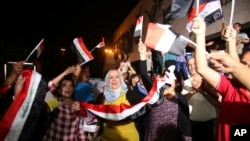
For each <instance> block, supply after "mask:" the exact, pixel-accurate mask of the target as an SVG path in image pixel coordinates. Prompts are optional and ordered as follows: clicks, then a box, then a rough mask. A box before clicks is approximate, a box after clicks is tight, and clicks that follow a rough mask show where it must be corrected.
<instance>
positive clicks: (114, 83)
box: [108, 70, 122, 89]
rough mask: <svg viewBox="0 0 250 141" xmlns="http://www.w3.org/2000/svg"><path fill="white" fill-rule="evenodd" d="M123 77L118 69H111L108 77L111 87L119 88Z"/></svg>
mask: <svg viewBox="0 0 250 141" xmlns="http://www.w3.org/2000/svg"><path fill="white" fill-rule="evenodd" d="M121 79H122V78H121V77H120V73H119V72H118V71H117V70H111V71H110V73H109V78H108V82H109V87H110V88H111V89H117V88H119V87H120V86H121Z"/></svg>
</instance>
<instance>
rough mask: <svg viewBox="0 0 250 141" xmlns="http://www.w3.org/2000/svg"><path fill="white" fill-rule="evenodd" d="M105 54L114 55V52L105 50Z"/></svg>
mask: <svg viewBox="0 0 250 141" xmlns="http://www.w3.org/2000/svg"><path fill="white" fill-rule="evenodd" d="M105 53H106V54H113V53H114V52H113V50H112V49H105Z"/></svg>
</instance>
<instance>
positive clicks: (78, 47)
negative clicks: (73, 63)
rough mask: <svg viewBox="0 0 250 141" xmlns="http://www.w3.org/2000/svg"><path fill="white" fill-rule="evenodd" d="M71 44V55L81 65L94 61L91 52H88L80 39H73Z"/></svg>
mask: <svg viewBox="0 0 250 141" xmlns="http://www.w3.org/2000/svg"><path fill="white" fill-rule="evenodd" d="M73 43H74V47H72V48H71V49H72V51H73V53H75V54H76V55H77V59H78V61H79V62H81V65H83V64H85V63H87V62H89V61H91V60H93V59H94V57H93V55H92V54H91V52H89V50H88V49H87V47H86V45H85V44H84V41H83V39H82V38H81V37H79V38H75V39H74V40H73Z"/></svg>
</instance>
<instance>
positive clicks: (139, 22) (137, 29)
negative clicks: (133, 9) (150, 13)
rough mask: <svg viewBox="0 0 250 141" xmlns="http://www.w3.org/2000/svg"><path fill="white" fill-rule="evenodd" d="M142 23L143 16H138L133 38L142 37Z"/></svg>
mask: <svg viewBox="0 0 250 141" xmlns="http://www.w3.org/2000/svg"><path fill="white" fill-rule="evenodd" d="M142 23H143V16H140V17H138V19H137V21H136V26H135V32H134V37H138V36H140V37H141V36H142Z"/></svg>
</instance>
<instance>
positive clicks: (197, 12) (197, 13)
mask: <svg viewBox="0 0 250 141" xmlns="http://www.w3.org/2000/svg"><path fill="white" fill-rule="evenodd" d="M199 4H200V1H199V0H196V15H199Z"/></svg>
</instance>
